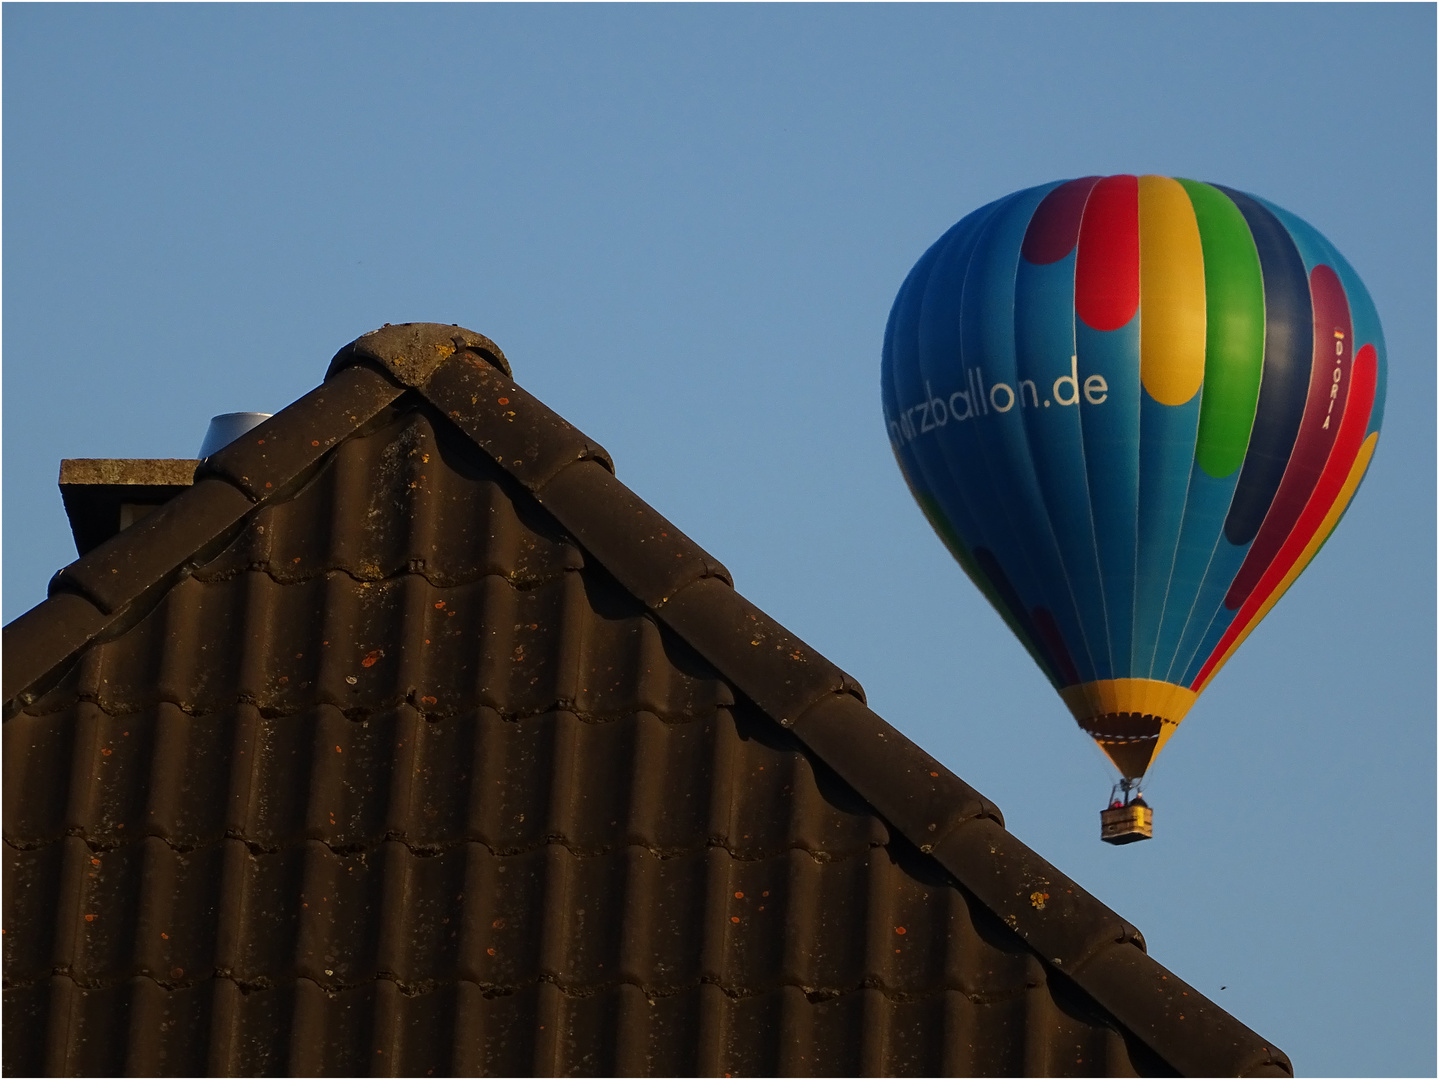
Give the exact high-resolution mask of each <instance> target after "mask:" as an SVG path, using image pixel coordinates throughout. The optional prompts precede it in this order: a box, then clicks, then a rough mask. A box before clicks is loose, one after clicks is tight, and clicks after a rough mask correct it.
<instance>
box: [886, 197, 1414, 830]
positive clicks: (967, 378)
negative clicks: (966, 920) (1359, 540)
mask: <svg viewBox="0 0 1439 1080" xmlns="http://www.w3.org/2000/svg"><path fill="white" fill-rule="evenodd" d="M882 384H883V403H884V419H885V424H886V427H887V428H888V433H889V439H890V443H891V445H892V447H893V449H894V453H895V457H896V458H897V460H898V461H899V466H900V469H901V471H902V472H903V474H904V478H905V480H906V482H907V483H908V485H909V488H910V491H911V493H912V494H913V495H914V498H915V500H916V501H917V502H918V503H919V505H920V507H921V508H922V509H923V511H924V513H925V516H926V517H927V518H928V519H929V522H930V524H931V525H932V526H933V527H934V529H935V531H936V532H937V533H938V534H939V536H940V537H941V539H942V540H943V541H944V543H945V545H946V546H947V547H948V548H949V551H950V552H951V553H952V554H953V556H954V558H955V559H956V560H957V561H958V562H959V564H960V566H961V567H963V569H964V571H965V572H966V573H967V574H968V575H969V577H970V578H971V579H972V580H973V581H974V583H975V584H976V585H977V586H978V587H979V589H980V590H981V592H983V594H984V596H985V597H986V598H987V599H988V600H989V602H990V603H991V604H992V605H993V606H994V607H995V608H996V609H997V610H998V612H999V614H1000V615H1001V616H1002V617H1003V619H1004V621H1005V622H1006V623H1007V624H1008V626H1009V628H1010V629H1011V630H1012V631H1013V632H1014V634H1015V635H1016V636H1017V637H1018V638H1019V640H1020V641H1021V642H1022V643H1023V645H1024V647H1025V648H1026V649H1027V650H1028V651H1029V654H1030V656H1032V657H1033V658H1034V662H1035V663H1036V664H1038V665H1039V667H1040V669H1041V670H1042V671H1043V672H1044V674H1045V675H1046V676H1047V677H1048V678H1049V680H1050V682H1051V683H1052V684H1053V685H1054V687H1055V689H1056V690H1058V691H1059V695H1060V697H1061V698H1062V699H1063V700H1064V702H1065V704H1066V705H1068V707H1069V709H1070V711H1071V712H1072V713H1073V715H1074V718H1075V720H1077V721H1078V723H1079V726H1080V727H1081V728H1082V729H1083V730H1084V731H1085V732H1087V733H1088V734H1089V735H1090V736H1091V737H1092V738H1093V739H1094V741H1095V742H1097V743H1098V744H1099V746H1100V747H1101V748H1102V749H1103V750H1104V752H1105V754H1107V755H1108V757H1109V759H1110V761H1112V762H1113V764H1114V765H1115V766H1116V767H1117V769H1118V770H1119V774H1120V780H1119V783H1118V784H1116V786H1115V790H1114V792H1113V793H1112V794H1111V802H1110V805H1109V807H1108V809H1106V811H1105V813H1104V817H1103V826H1102V833H1101V835H1102V836H1103V838H1104V839H1107V840H1110V841H1111V842H1116V843H1124V842H1129V841H1131V840H1136V839H1143V838H1145V837H1147V836H1149V835H1151V834H1152V817H1151V811H1150V810H1149V808H1148V807H1147V806H1146V805H1145V803H1144V800H1143V798H1142V797H1141V796H1140V794H1139V792H1140V785H1141V783H1142V780H1143V778H1144V775H1145V772H1146V770H1148V768H1149V767H1150V764H1151V763H1152V762H1153V760H1154V758H1155V755H1157V754H1158V753H1159V751H1160V750H1161V749H1163V747H1164V745H1165V743H1166V742H1167V741H1168V740H1169V738H1170V737H1171V736H1172V735H1173V734H1174V732H1175V730H1176V729H1177V728H1178V726H1179V723H1180V721H1181V720H1183V719H1184V716H1185V714H1186V713H1188V712H1189V710H1190V707H1191V706H1193V704H1194V701H1195V698H1196V697H1197V696H1198V695H1199V694H1200V693H1202V692H1203V690H1204V688H1205V687H1206V686H1208V685H1209V683H1210V681H1211V680H1212V679H1213V678H1214V676H1215V675H1216V674H1217V673H1218V671H1219V669H1220V668H1221V667H1223V666H1224V664H1225V662H1226V661H1228V659H1229V658H1230V657H1231V656H1232V655H1233V654H1234V650H1235V649H1237V648H1238V647H1239V645H1240V644H1242V643H1243V641H1244V639H1245V638H1246V637H1247V636H1248V635H1249V633H1250V632H1251V631H1252V630H1253V629H1254V627H1255V625H1256V624H1257V623H1258V622H1259V620H1260V619H1262V618H1263V617H1264V616H1265V615H1266V614H1267V613H1268V612H1269V610H1270V608H1272V607H1273V606H1274V604H1275V602H1276V601H1277V600H1278V599H1279V597H1280V596H1282V595H1283V594H1284V592H1285V591H1286V590H1287V589H1288V588H1289V586H1290V585H1291V584H1292V583H1293V582H1294V579H1295V578H1296V577H1297V576H1298V575H1299V573H1300V572H1301V571H1302V570H1303V569H1304V568H1305V566H1306V565H1308V563H1309V561H1310V560H1311V559H1312V558H1313V557H1314V555H1315V553H1316V552H1317V551H1318V550H1319V548H1320V547H1321V546H1322V545H1323V544H1324V541H1325V540H1326V539H1327V538H1328V536H1329V534H1330V533H1331V532H1332V531H1333V529H1334V527H1335V525H1337V524H1338V522H1339V519H1340V517H1341V516H1343V514H1344V511H1345V509H1346V508H1347V507H1348V505H1349V502H1350V500H1351V499H1352V498H1353V495H1354V492H1355V490H1356V488H1357V487H1358V486H1359V482H1360V480H1361V479H1362V478H1363V476H1364V472H1365V470H1366V469H1367V467H1368V465H1369V461H1370V459H1371V458H1372V457H1373V454H1374V447H1375V444H1376V442H1377V440H1378V437H1379V422H1380V415H1381V412H1382V408H1383V402H1384V385H1385V359H1384V339H1383V335H1382V333H1381V331H1380V328H1379V318H1378V315H1377V314H1376V312H1375V310H1374V305H1373V303H1372V302H1371V301H1370V299H1369V294H1368V293H1367V292H1366V291H1365V289H1364V285H1363V283H1362V282H1360V280H1359V277H1358V275H1357V274H1355V272H1354V271H1353V269H1352V268H1351V267H1350V266H1349V264H1348V263H1347V262H1346V261H1345V260H1344V257H1343V256H1342V255H1340V254H1339V252H1338V251H1336V250H1335V249H1334V247H1333V246H1332V245H1331V244H1330V243H1329V242H1328V241H1327V240H1325V239H1324V237H1323V236H1321V235H1320V234H1319V233H1318V232H1317V231H1316V230H1315V229H1314V228H1312V227H1311V226H1310V225H1308V224H1307V223H1305V222H1304V221H1301V220H1300V219H1299V218H1297V217H1295V216H1294V215H1293V214H1291V213H1289V212H1287V211H1285V210H1282V209H1280V208H1279V207H1278V206H1275V205H1274V204H1273V203H1269V202H1266V201H1265V200H1263V199H1260V198H1258V197H1256V196H1253V195H1246V194H1244V193H1243V192H1240V191H1235V190H1233V189H1231V188H1228V187H1223V186H1220V185H1218V184H1209V183H1200V182H1197V181H1193V180H1184V179H1171V178H1169V177H1165V176H1108V177H1095V176H1089V177H1084V178H1083V179H1079V180H1068V181H1059V182H1055V183H1051V184H1043V185H1041V186H1039V187H1034V188H1029V189H1027V190H1024V191H1019V192H1016V193H1014V194H1012V195H1008V196H1006V197H1005V198H1002V199H999V200H997V201H995V202H992V203H990V204H989V205H988V206H984V207H982V208H980V209H979V210H976V211H975V212H974V213H972V214H970V215H969V216H968V217H966V218H964V219H963V220H962V221H960V222H959V223H958V224H957V225H955V226H954V227H953V228H951V229H950V230H949V231H948V232H947V233H945V234H944V236H942V237H941V238H940V239H939V240H938V241H937V242H936V243H935V244H934V245H933V246H932V247H931V248H930V249H929V250H928V251H927V252H925V253H924V255H923V257H922V258H921V259H920V260H919V262H918V263H916V264H915V266H914V269H913V270H911V271H910V273H909V276H908V277H907V278H906V279H905V282H904V285H903V286H902V287H901V289H900V291H899V295H898V297H897V298H896V299H895V302H894V307H893V309H892V310H891V312H890V317H889V324H888V327H887V329H886V331H885V340H884V357H883V369H882Z"/></svg>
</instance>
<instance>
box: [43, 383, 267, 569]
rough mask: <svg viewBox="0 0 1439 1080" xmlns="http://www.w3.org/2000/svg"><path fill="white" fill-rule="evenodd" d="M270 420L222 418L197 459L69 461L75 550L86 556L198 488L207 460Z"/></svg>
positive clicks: (66, 487) (64, 473) (67, 495)
mask: <svg viewBox="0 0 1439 1080" xmlns="http://www.w3.org/2000/svg"><path fill="white" fill-rule="evenodd" d="M269 418H270V414H269V413H252V412H242V413H222V414H221V415H219V416H217V417H215V418H214V419H212V420H211V421H210V427H209V430H208V431H206V432H205V439H204V441H203V442H202V443H201V444H200V457H199V458H66V459H65V460H63V461H61V462H60V498H61V499H62V500H63V501H64V503H65V514H66V516H67V517H69V519H70V532H71V533H72V534H73V535H74V537H75V550H76V551H78V552H79V553H80V554H81V555H85V554H87V553H88V552H90V551H91V550H93V549H94V548H97V547H99V546H100V545H101V544H103V543H104V542H105V541H106V540H108V539H110V537H112V536H114V535H115V534H116V533H118V532H121V531H122V530H124V529H128V528H129V527H130V526H131V525H133V524H135V522H137V521H139V520H140V519H141V518H142V517H144V516H145V515H146V514H148V513H150V511H152V510H154V509H155V508H156V507H157V506H163V505H164V504H165V503H167V502H169V501H170V500H171V499H173V498H174V497H175V496H176V495H178V494H180V493H181V492H182V491H184V490H185V489H186V488H187V487H190V486H191V485H192V484H193V483H194V482H195V469H196V467H197V466H198V465H199V464H200V461H201V460H202V459H203V458H207V457H209V456H210V455H211V454H213V453H215V451H217V450H219V449H221V448H223V447H225V446H227V445H228V444H229V443H231V442H233V441H234V440H235V439H238V438H239V437H240V436H241V435H243V434H245V432H247V431H249V430H250V429H251V428H253V427H256V426H258V425H259V424H261V423H262V422H264V421H265V420H268V419H269Z"/></svg>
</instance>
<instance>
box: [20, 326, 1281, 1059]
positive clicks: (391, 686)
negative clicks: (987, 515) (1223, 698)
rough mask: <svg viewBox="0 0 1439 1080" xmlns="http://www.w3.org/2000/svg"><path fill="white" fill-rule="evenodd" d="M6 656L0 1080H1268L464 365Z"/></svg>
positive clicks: (842, 686) (479, 345) (288, 433)
mask: <svg viewBox="0 0 1439 1080" xmlns="http://www.w3.org/2000/svg"><path fill="white" fill-rule="evenodd" d="M4 646H5V656H4V659H5V674H4V691H3V692H4V699H5V710H6V711H5V740H6V741H5V769H6V774H5V797H6V804H5V841H6V882H5V884H6V890H5V907H6V910H5V935H4V946H5V986H6V991H5V995H4V997H5V1010H6V1011H5V1036H6V1037H5V1049H4V1052H5V1069H6V1071H7V1072H9V1073H15V1074H19V1073H39V1072H48V1073H94V1074H116V1073H120V1072H129V1073H142V1074H158V1073H168V1074H179V1075H193V1074H196V1073H200V1072H207V1071H208V1072H214V1073H220V1074H256V1073H276V1072H278V1073H285V1072H289V1073H299V1074H317V1075H318V1074H348V1075H354V1074H363V1073H376V1074H384V1075H393V1074H401V1075H423V1074H429V1073H432V1074H436V1075H439V1074H445V1073H487V1074H514V1073H530V1072H533V1073H539V1074H551V1073H612V1072H618V1073H630V1074H644V1073H649V1074H674V1073H700V1074H711V1075H717V1074H720V1073H760V1074H764V1073H779V1074H800V1073H840V1074H860V1073H864V1074H880V1073H886V1074H888V1073H895V1074H919V1075H932V1074H936V1073H957V1074H969V1075H982V1074H1017V1073H1027V1074H1050V1075H1065V1074H1073V1075H1132V1074H1135V1073H1138V1074H1174V1073H1181V1074H1194V1075H1223V1074H1229V1075H1274V1076H1280V1075H1289V1074H1290V1072H1291V1070H1290V1067H1289V1063H1288V1060H1287V1058H1285V1057H1284V1055H1283V1054H1282V1053H1281V1052H1279V1051H1277V1050H1275V1049H1273V1048H1271V1047H1269V1046H1267V1045H1266V1044H1265V1043H1264V1041H1263V1040H1262V1039H1260V1038H1259V1037H1258V1036H1257V1035H1255V1034H1254V1033H1253V1032H1251V1031H1250V1030H1249V1029H1248V1028H1246V1027H1244V1026H1243V1025H1242V1024H1240V1023H1239V1022H1238V1021H1236V1020H1235V1019H1233V1018H1232V1017H1230V1016H1229V1015H1228V1014H1226V1013H1225V1012H1224V1011H1223V1010H1221V1009H1219V1008H1218V1007H1217V1006H1216V1005H1214V1004H1213V1003H1211V1002H1209V1001H1207V1000H1206V999H1204V998H1203V997H1202V996H1201V995H1199V994H1198V993H1197V992H1196V991H1194V990H1193V989H1191V988H1190V987H1188V986H1186V985H1185V984H1184V983H1182V982H1181V981H1179V980H1178V979H1177V978H1175V977H1174V976H1173V975H1171V974H1170V973H1169V972H1167V971H1166V970H1165V969H1164V968H1162V967H1161V966H1160V965H1158V964H1157V963H1155V962H1154V961H1153V960H1151V959H1149V957H1148V956H1147V955H1145V953H1144V947H1143V941H1142V938H1141V937H1140V936H1139V934H1138V932H1137V931H1135V930H1134V929H1133V928H1132V927H1130V926H1129V925H1128V924H1127V923H1125V922H1124V921H1123V920H1122V919H1120V918H1119V917H1118V916H1117V915H1115V914H1114V913H1113V912H1111V911H1110V910H1109V909H1107V908H1106V907H1104V906H1103V905H1102V904H1100V903H1099V902H1098V901H1097V900H1095V899H1094V898H1093V897H1091V896H1089V895H1088V894H1087V893H1085V892H1084V891H1083V890H1082V889H1080V888H1079V887H1078V886H1077V885H1076V884H1074V883H1073V882H1072V881H1070V880H1069V879H1068V878H1066V877H1065V876H1064V875H1063V874H1061V873H1060V872H1059V871H1058V870H1056V869H1055V868H1054V867H1052V866H1050V865H1049V864H1048V863H1046V862H1045V861H1044V860H1042V859H1041V858H1039V856H1037V855H1036V854H1034V853H1033V852H1032V851H1030V850H1029V849H1028V848H1026V847H1025V846H1024V845H1023V844H1021V843H1020V842H1019V841H1018V840H1016V839H1015V838H1014V837H1013V836H1011V835H1010V834H1009V833H1008V832H1007V831H1006V830H1005V829H1004V826H1003V820H1002V817H1001V816H1000V814H999V811H998V810H997V809H996V808H994V807H993V806H992V805H990V804H989V803H988V802H987V801H986V800H985V799H984V798H983V797H982V796H980V795H979V794H978V793H977V792H975V791H974V790H973V789H971V788H970V787H968V786H967V785H966V784H964V783H963V781H961V780H959V779H958V778H957V777H955V776H954V775H953V774H952V773H950V772H949V771H948V770H947V769H945V768H944V767H943V766H942V765H940V764H939V763H937V762H935V761H934V760H933V759H931V758H930V757H929V756H928V755H927V754H925V753H924V752H923V751H922V750H920V749H919V748H918V747H916V746H915V745H914V744H912V743H911V742H909V740H907V739H906V738H905V737H904V736H903V735H901V734H900V733H899V732H898V731H897V730H895V729H894V728H893V727H891V726H890V725H888V724H887V723H886V722H885V721H884V720H882V719H881V718H880V717H878V716H877V715H875V714H874V713H873V712H871V711H870V710H869V709H868V708H867V707H866V706H865V704H864V700H863V692H862V690H861V689H860V687H859V686H858V685H857V684H856V683H855V682H854V681H853V680H852V679H850V678H849V677H848V676H847V675H845V674H844V673H843V672H841V671H840V670H839V669H837V668H836V667H835V666H834V665H832V664H830V663H829V662H828V661H827V660H825V659H824V658H823V657H822V656H820V655H819V654H817V653H815V652H814V651H813V650H812V649H810V648H809V647H808V646H807V645H805V644H804V643H803V642H801V641H799V640H798V639H796V638H795V637H794V636H793V635H791V634H789V633H788V632H787V631H785V630H784V628H783V627H781V626H779V625H778V624H776V623H775V622H774V621H773V620H771V619H770V618H768V617H767V616H766V615H765V614H764V613H763V612H761V611H759V610H758V609H757V608H755V607H754V606H753V605H751V604H749V603H748V602H747V601H746V600H745V599H744V598H743V597H742V596H740V595H739V594H738V593H736V592H735V591H734V589H733V587H732V585H731V582H730V579H729V575H728V572H727V571H726V570H725V569H724V567H723V566H721V565H720V564H719V563H718V562H717V561H716V560H715V559H713V558H712V557H710V556H709V555H708V554H706V553H705V552H704V551H703V550H701V549H700V548H699V547H698V546H697V545H695V544H694V543H693V542H692V541H690V540H689V539H688V538H686V537H685V536H684V535H683V534H682V533H680V532H679V531H678V530H677V529H675V528H674V526H672V525H670V524H669V523H668V522H667V521H665V520H664V518H662V517H661V516H660V515H659V514H657V513H656V512H655V511H654V510H653V509H651V508H650V507H648V506H647V505H645V504H644V503H643V502H642V501H641V500H640V499H638V498H637V497H636V496H635V495H634V494H633V493H632V492H630V491H629V490H628V489H627V488H626V487H624V485H623V484H621V483H620V482H619V481H618V480H616V479H615V478H614V476H613V472H612V466H611V464H610V462H609V459H608V457H607V455H606V454H605V452H604V450H603V449H602V448H601V447H599V446H598V445H597V444H595V443H594V442H592V441H591V440H589V439H587V438H585V436H583V435H582V434H581V433H579V432H578V431H576V430H575V429H574V428H572V427H571V426H570V425H568V424H567V423H565V421H563V420H562V419H560V418H559V417H557V416H556V415H555V414H553V413H552V412H550V411H549V410H548V409H546V408H545V407H544V406H543V405H541V404H540V403H539V402H537V401H535V400H534V399H533V398H531V397H530V396H529V395H528V394H526V393H525V392H524V391H523V390H521V389H520V388H519V387H518V386H517V385H516V384H515V383H514V382H513V381H512V379H511V378H510V375H509V368H508V364H507V363H506V362H505V360H504V357H503V355H502V354H501V353H500V351H499V350H498V348H496V347H495V346H494V344H493V343H492V342H490V341H488V339H485V338H483V337H481V336H480V335H478V334H473V333H470V332H469V331H465V330H461V329H459V328H458V327H445V326H437V325H432V324H409V325H405V326H394V327H386V328H384V329H382V330H379V331H376V332H375V333H373V334H369V335H366V336H365V337H363V338H360V339H359V340H358V341H356V342H354V343H353V344H352V345H350V346H347V347H346V348H345V349H343V350H341V352H340V353H339V354H338V355H337V356H336V358H335V360H334V361H333V362H332V364H331V366H330V371H329V373H328V375H327V377H326V381H325V383H324V384H323V385H322V386H320V387H319V388H317V389H316V390H314V391H313V392H311V393H310V394H308V395H306V396H305V397H304V398H302V399H300V400H299V401H297V402H296V403H295V404H293V405H291V406H290V407H289V408H287V409H285V410H284V411H283V412H281V413H279V414H277V415H276V416H275V417H273V418H272V419H270V420H268V421H266V422H265V423H264V424H262V425H261V426H260V427H258V428H256V429H255V430H253V431H251V432H250V433H248V434H247V435H246V436H244V437H242V438H241V439H240V440H238V441H237V442H235V443H233V444H231V445H230V446H228V447H226V448H225V449H224V450H222V451H220V452H218V453H216V454H214V455H212V456H211V457H210V458H208V459H206V460H205V461H204V462H202V463H201V465H200V467H199V469H198V470H197V473H196V481H195V484H194V486H193V487H192V488H190V489H188V490H186V491H184V492H183V493H182V494H179V495H178V496H176V497H175V498H174V499H173V500H172V501H171V502H169V503H167V504H166V505H164V506H163V507H161V508H160V509H158V510H156V511H154V512H153V513H151V514H150V515H148V516H147V517H145V518H144V519H142V520H141V521H140V522H138V523H137V524H135V525H133V526H131V527H130V528H129V529H127V530H125V531H124V532H122V533H121V534H119V535H117V536H115V537H113V538H111V539H110V540H108V541H106V542H105V543H103V544H101V545H100V546H99V547H97V548H96V549H95V550H93V551H92V552H90V553H89V554H87V555H86V556H85V557H83V558H81V559H80V560H78V561H77V562H75V563H72V564H71V565H70V566H68V567H66V568H65V569H63V570H62V571H60V572H59V573H58V574H57V575H56V577H55V579H54V581H53V582H52V583H51V590H50V599H48V600H47V601H45V602H44V603H42V604H40V605H39V606H37V607H36V608H34V609H32V610H31V611H30V612H28V613H26V614H25V615H23V616H21V617H20V618H19V619H17V620H15V621H14V622H13V623H11V624H10V625H9V626H7V627H6V628H5V639H4Z"/></svg>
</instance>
